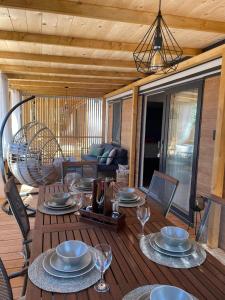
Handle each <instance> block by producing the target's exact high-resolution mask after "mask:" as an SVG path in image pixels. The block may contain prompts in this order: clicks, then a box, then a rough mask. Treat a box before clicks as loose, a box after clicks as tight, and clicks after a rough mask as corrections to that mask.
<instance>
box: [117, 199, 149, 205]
mask: <svg viewBox="0 0 225 300" xmlns="http://www.w3.org/2000/svg"><path fill="white" fill-rule="evenodd" d="M143 204H145V199H144V198H141V197H138V200H137V201H135V202H132V203H124V202H119V206H121V207H137V206H142V205H143Z"/></svg>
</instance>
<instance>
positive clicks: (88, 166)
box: [62, 161, 98, 181]
mask: <svg viewBox="0 0 225 300" xmlns="http://www.w3.org/2000/svg"><path fill="white" fill-rule="evenodd" d="M97 171H98V164H97V162H96V161H71V162H70V161H65V162H62V179H63V181H64V178H65V176H66V175H67V174H68V173H78V174H79V175H81V176H82V177H93V178H97Z"/></svg>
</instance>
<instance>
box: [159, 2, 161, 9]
mask: <svg viewBox="0 0 225 300" xmlns="http://www.w3.org/2000/svg"><path fill="white" fill-rule="evenodd" d="M159 11H161V0H159Z"/></svg>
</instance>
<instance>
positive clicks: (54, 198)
mask: <svg viewBox="0 0 225 300" xmlns="http://www.w3.org/2000/svg"><path fill="white" fill-rule="evenodd" d="M70 196H71V195H70V193H63V192H62V193H55V194H53V195H51V198H50V199H49V200H47V201H45V202H44V207H46V208H49V209H52V210H65V209H71V208H73V207H74V206H75V205H76V201H75V200H74V199H72V198H70Z"/></svg>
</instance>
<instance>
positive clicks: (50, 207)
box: [44, 200, 76, 210]
mask: <svg viewBox="0 0 225 300" xmlns="http://www.w3.org/2000/svg"><path fill="white" fill-rule="evenodd" d="M75 205H76V201H75V200H73V201H72V202H71V204H70V205H66V206H51V205H48V204H47V203H45V202H44V206H45V207H47V208H48V209H53V210H65V209H70V208H72V207H74V206H75Z"/></svg>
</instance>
